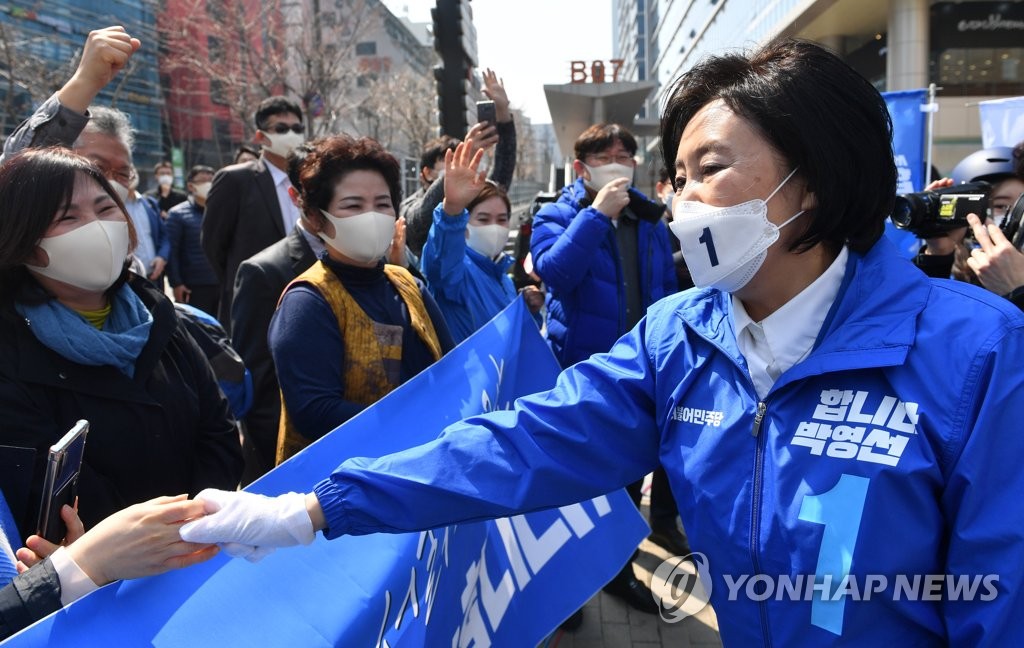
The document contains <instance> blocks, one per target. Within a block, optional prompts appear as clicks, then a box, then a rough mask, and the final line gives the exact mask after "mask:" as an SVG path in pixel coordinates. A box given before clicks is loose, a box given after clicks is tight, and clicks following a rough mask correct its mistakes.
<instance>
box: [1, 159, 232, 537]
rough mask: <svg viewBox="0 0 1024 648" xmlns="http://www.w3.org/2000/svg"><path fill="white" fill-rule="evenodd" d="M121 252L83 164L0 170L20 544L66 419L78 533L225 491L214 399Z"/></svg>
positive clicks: (119, 212) (4, 371)
mask: <svg viewBox="0 0 1024 648" xmlns="http://www.w3.org/2000/svg"><path fill="white" fill-rule="evenodd" d="M134 243H135V233H134V231H133V229H132V225H131V220H130V219H129V218H128V217H127V214H126V213H125V210H124V206H123V204H122V203H121V201H120V200H119V199H118V197H117V194H116V193H115V192H114V191H113V189H112V188H111V186H110V185H109V184H108V182H107V181H106V179H104V177H103V176H102V175H101V174H100V172H99V171H98V170H97V169H96V168H95V167H94V166H93V165H92V164H91V163H90V162H89V161H88V160H86V159H85V158H82V157H79V156H77V155H75V154H73V153H71V152H69V151H66V150H63V149H44V150H31V151H28V152H25V153H23V154H22V155H20V156H18V157H16V158H14V159H12V160H9V161H8V162H6V163H5V164H4V165H3V166H2V167H0V421H2V423H0V446H5V447H0V463H4V464H11V465H13V464H18V465H23V466H24V465H28V466H29V468H28V469H26V470H22V471H4V472H5V473H6V476H4V475H0V481H2V482H6V483H0V487H3V490H4V492H5V493H6V494H7V496H8V503H9V504H10V505H11V509H12V511H13V513H14V515H15V519H16V520H17V522H18V525H19V530H20V533H21V537H22V538H24V537H26V536H28V535H29V534H31V533H34V532H35V531H36V528H35V524H36V519H37V516H38V508H39V502H40V496H41V488H42V480H43V469H44V465H45V459H46V454H47V449H48V448H49V446H50V445H52V444H53V443H54V442H56V441H57V440H58V439H59V438H60V437H61V436H62V435H63V434H64V433H65V432H66V431H67V430H68V429H70V428H71V427H72V425H74V423H75V421H76V420H78V419H86V420H88V421H89V422H90V424H91V427H90V432H89V440H88V443H87V444H86V449H85V458H84V463H83V468H82V473H81V477H80V479H79V485H78V492H79V502H80V504H79V513H80V515H81V518H82V520H83V521H84V523H85V526H86V528H89V527H91V526H92V525H94V524H95V523H97V522H98V521H99V520H101V519H103V518H105V517H107V516H108V515H111V514H112V513H114V512H116V511H118V510H120V509H123V508H125V507H126V506H128V505H130V504H134V503H137V502H141V501H144V500H148V499H152V498H154V497H157V496H160V495H166V494H178V493H196V492H198V491H199V490H201V489H203V488H205V487H208V486H217V487H220V488H226V489H229V490H230V489H234V488H235V487H236V486H237V484H238V480H239V477H240V475H241V468H242V459H241V451H240V446H239V437H238V433H237V431H236V428H235V424H234V421H233V419H232V418H231V415H230V413H229V411H228V405H227V401H226V400H225V399H224V397H223V395H222V394H221V392H220V390H219V388H218V387H217V383H216V380H215V378H214V376H213V373H212V371H211V369H210V367H209V364H208V363H207V361H206V359H205V357H204V356H203V354H202V352H201V351H200V350H199V348H198V347H197V346H196V343H195V341H194V340H193V339H192V338H191V337H190V336H189V334H188V333H187V332H186V331H185V329H184V328H183V326H182V324H181V323H180V322H179V321H178V318H177V316H176V315H175V311H174V308H173V306H172V305H171V303H170V302H169V301H168V300H167V298H166V297H164V296H163V295H162V294H161V293H160V292H159V291H158V290H156V289H155V288H154V287H153V286H152V285H151V284H149V283H148V282H147V281H145V280H144V279H142V278H141V277H138V276H136V275H134V274H132V273H130V272H129V271H128V270H127V268H128V265H129V264H128V258H129V253H130V251H131V249H132V247H133V246H134ZM26 449H27V450H26ZM26 453H28V454H26ZM33 453H34V454H33ZM5 454H6V455H7V456H6V457H5V456H4V455H5ZM25 457H31V459H30V460H26V459H25ZM15 493H20V495H14V494H15Z"/></svg>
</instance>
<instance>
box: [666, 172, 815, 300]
mask: <svg viewBox="0 0 1024 648" xmlns="http://www.w3.org/2000/svg"><path fill="white" fill-rule="evenodd" d="M794 173H796V169H793V170H792V171H791V172H790V174H789V175H788V176H786V178H785V180H783V181H782V182H781V183H780V184H779V186H778V187H776V188H775V191H772V192H771V194H770V195H769V196H768V197H767V198H765V199H764V200H761V199H760V198H755V199H754V200H748V201H746V202H743V203H740V204H738V205H733V206H732V207H713V206H711V205H706V204H704V203H702V202H696V201H692V200H680V201H677V202H675V206H674V208H673V211H672V222H671V223H669V229H671V230H672V233H673V234H675V235H676V238H678V239H679V247H680V251H681V252H682V253H683V259H684V260H685V261H686V267H687V269H689V271H690V275H691V277H692V278H693V283H694V284H695V285H696V286H697V287H699V288H705V287H711V288H717V289H719V290H721V291H723V292H728V293H733V292H736V291H737V290H739V289H741V288H743V286H745V285H747V283H748V282H749V281H750V279H751V278H752V277H753V276H754V275H755V274H757V271H758V270H760V268H761V265H762V264H763V263H764V260H765V257H767V255H768V248H769V247H771V245H772V244H773V243H775V241H777V240H778V239H779V230H781V229H782V228H783V227H785V226H786V225H789V224H790V223H791V222H793V220H794V219H796V218H797V217H798V216H800V214H803V213H804V212H803V210H801V211H798V212H797V213H796V214H794V215H793V216H792V217H790V218H789V219H788V220H786V222H784V223H782V225H775V224H774V223H772V222H771V221H769V220H768V201H769V200H771V199H772V196H774V195H775V194H776V193H778V191H779V189H782V187H783V186H784V185H785V184H786V183H787V182H788V181H789V179H790V178H792V177H793V174H794Z"/></svg>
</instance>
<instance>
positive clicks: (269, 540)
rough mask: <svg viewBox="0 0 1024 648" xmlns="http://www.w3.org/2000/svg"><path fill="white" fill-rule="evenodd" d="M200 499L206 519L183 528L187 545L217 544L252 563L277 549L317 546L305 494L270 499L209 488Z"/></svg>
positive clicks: (264, 496) (201, 494)
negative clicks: (314, 542) (196, 543)
mask: <svg viewBox="0 0 1024 648" xmlns="http://www.w3.org/2000/svg"><path fill="white" fill-rule="evenodd" d="M196 499H197V500H201V501H202V502H203V505H204V508H205V510H206V516H205V517H202V518H199V519H198V520H193V521H191V522H189V523H188V524H185V525H184V526H182V527H181V531H180V534H181V539H182V540H184V541H185V542H199V543H205V544H214V543H216V544H219V545H220V546H221V547H222V548H223V549H224V551H225V552H227V554H228V555H229V556H235V557H244V558H246V559H247V560H249V561H251V562H256V561H257V560H260V559H261V558H263V557H264V556H267V555H268V554H270V553H272V552H273V551H274V549H276V548H277V547H291V546H294V545H297V544H304V545H308V544H309V543H311V542H313V537H314V531H313V522H312V521H311V520H310V519H309V513H308V512H307V511H306V496H305V495H303V494H302V493H285V494H284V495H278V496H277V497H267V496H266V495H256V494H255V493H246V492H244V491H222V490H216V489H213V488H207V489H206V490H204V491H202V492H200V493H199V495H197V496H196Z"/></svg>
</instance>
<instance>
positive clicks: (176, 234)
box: [167, 198, 220, 288]
mask: <svg viewBox="0 0 1024 648" xmlns="http://www.w3.org/2000/svg"><path fill="white" fill-rule="evenodd" d="M202 231H203V212H202V211H201V210H200V209H199V208H198V207H196V205H195V203H193V202H192V199H191V198H190V199H189V200H186V201H185V202H183V203H179V204H177V205H175V206H174V207H171V208H170V210H168V212H167V239H168V241H170V253H171V254H170V257H169V258H168V259H167V279H168V280H170V282H171V286H173V287H175V288H177V287H178V286H180V285H182V284H184V285H186V286H190V287H191V286H216V285H218V284H219V283H220V282H219V281H218V280H217V273H216V272H215V271H214V269H213V266H212V265H210V261H209V259H207V258H206V253H205V252H203V246H202V245H201V244H200V236H201V235H202Z"/></svg>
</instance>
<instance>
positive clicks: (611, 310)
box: [530, 124, 677, 367]
mask: <svg viewBox="0 0 1024 648" xmlns="http://www.w3.org/2000/svg"><path fill="white" fill-rule="evenodd" d="M636 150H637V144H636V140H635V139H634V138H633V135H632V134H631V133H630V132H629V131H627V130H626V129H624V128H622V127H621V126H619V125H617V124H595V125H594V126H591V127H590V128H588V129H587V130H586V131H584V132H583V133H582V134H581V135H580V136H579V137H578V138H577V139H576V159H575V160H574V161H573V163H572V164H573V170H574V171H575V172H576V175H577V176H578V178H577V179H576V182H574V183H573V184H571V185H569V186H567V187H565V188H563V189H562V195H561V196H560V197H559V198H558V200H557V201H555V202H553V203H549V204H547V205H545V206H544V207H542V208H541V209H540V211H539V212H537V216H536V217H535V218H534V221H533V236H532V238H531V240H530V252H531V254H532V255H533V264H534V270H535V272H536V273H537V274H538V275H539V276H540V278H541V279H542V280H543V281H544V285H545V286H546V287H547V290H548V291H549V292H550V293H551V300H550V303H549V304H548V337H549V338H550V340H551V346H552V349H553V350H554V352H555V355H556V356H557V357H558V361H559V362H560V363H561V364H562V366H563V367H568V366H569V365H572V364H575V363H577V362H579V361H580V360H586V359H587V358H589V357H590V356H591V355H593V354H595V353H604V352H605V351H607V350H608V349H610V348H611V346H612V344H613V343H614V342H615V340H617V339H619V337H620V336H621V335H622V334H623V333H625V332H626V331H628V330H629V329H631V328H633V326H634V325H635V324H636V323H637V322H639V321H640V318H642V317H643V316H644V313H645V312H646V311H647V307H648V306H650V305H651V304H653V303H654V302H656V301H658V300H659V299H661V298H662V297H664V296H666V295H669V294H672V293H674V292H675V291H676V290H677V286H676V279H675V274H674V271H673V266H672V252H671V249H670V248H669V243H668V231H667V229H666V228H665V225H664V223H662V222H661V220H660V219H661V215H662V210H663V208H662V206H661V205H658V204H657V203H655V202H654V201H652V200H650V199H648V198H647V197H646V196H644V195H643V194H642V193H640V192H639V191H637V190H636V188H634V187H633V186H632V182H633V172H634V170H635V168H636V160H635V159H634V156H635V155H636Z"/></svg>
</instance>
